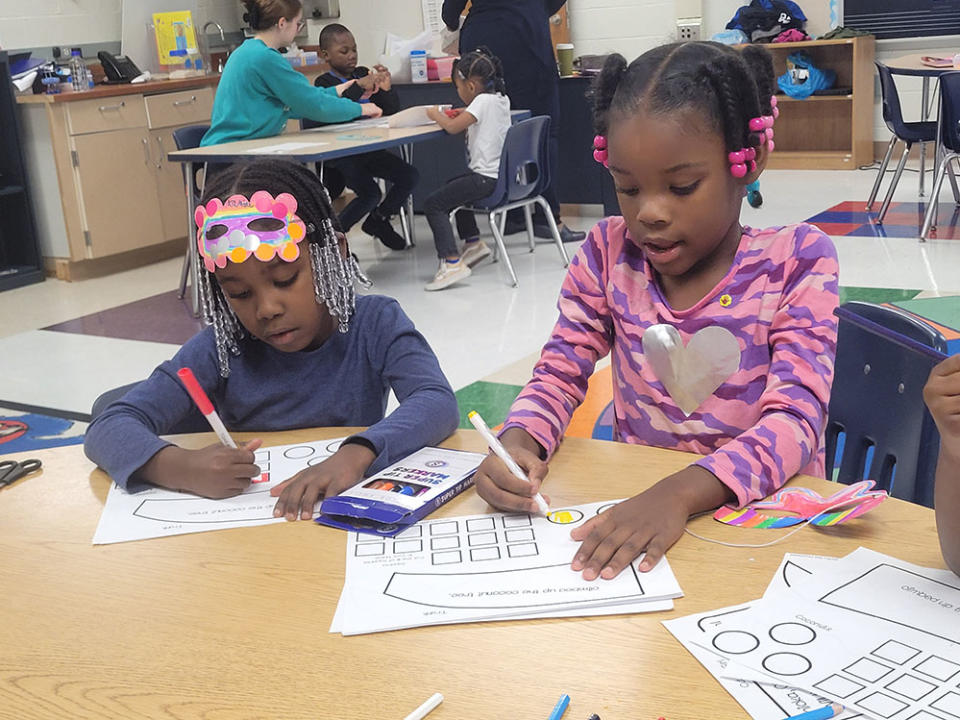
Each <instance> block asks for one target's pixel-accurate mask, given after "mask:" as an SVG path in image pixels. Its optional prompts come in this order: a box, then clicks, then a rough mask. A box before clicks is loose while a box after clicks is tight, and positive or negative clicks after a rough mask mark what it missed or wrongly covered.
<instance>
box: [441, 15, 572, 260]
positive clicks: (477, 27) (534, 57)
mask: <svg viewBox="0 0 960 720" xmlns="http://www.w3.org/2000/svg"><path fill="white" fill-rule="evenodd" d="M566 1H567V0H473V3H472V4H471V6H470V13H469V15H467V19H466V20H465V21H464V23H463V28H461V30H460V52H461V54H462V53H467V52H470V51H472V50H476V49H477V48H478V47H480V46H482V45H484V46H486V47H488V48H490V50H491V51H492V52H493V54H494V55H496V56H497V57H498V58H500V61H501V62H502V63H503V75H504V80H505V81H506V84H507V96H508V97H509V98H510V105H511V107H513V108H515V109H518V110H529V111H530V112H531V113H532V114H533V115H549V116H550V141H549V143H548V144H547V148H548V152H549V163H550V167H551V169H552V172H553V174H554V177H556V173H557V172H558V170H559V158H560V144H559V137H560V76H559V74H558V72H557V62H556V59H555V58H554V55H553V43H552V41H551V40H550V24H549V23H550V16H551V15H554V14H555V13H557V12H558V11H559V10H560V8H562V7H563V6H564V5H565V4H566ZM466 4H467V3H466V0H444V2H443V9H442V11H441V12H442V16H443V22H444V23H445V24H446V26H447V27H448V28H450V29H451V30H456V29H457V28H458V27H459V26H460V15H461V13H462V12H463V9H464V7H465V6H466ZM555 187H556V184H555V182H553V183H551V185H550V187H548V188H546V189H545V190H544V191H543V197H544V199H545V200H546V201H547V202H548V203H549V205H550V208H551V210H553V216H554V218H555V219H556V221H557V225H558V226H559V228H560V237H561V239H562V240H563V241H564V242H579V241H581V240H583V239H584V237H586V235H585V233H582V232H576V231H573V230H571V229H570V228H568V227H567V226H566V225H564V224H563V223H562V222H561V220H560V204H559V202H558V201H557V192H556V189H555ZM537 212H539V208H538V210H537ZM517 224H519V227H516V229H515V230H514V232H517V231H519V230H521V229H522V228H523V223H522V221H521V222H519V223H511V222H510V221H509V220H508V222H507V228H508V232H509V231H510V228H511V226H512V225H513V226H515V225H517ZM534 230H535V231H536V234H537V236H538V237H551V235H550V228H549V226H548V225H547V223H546V219H545V218H543V217H542V216H541V218H540V221H539V222H537V218H536V216H535V217H534Z"/></svg>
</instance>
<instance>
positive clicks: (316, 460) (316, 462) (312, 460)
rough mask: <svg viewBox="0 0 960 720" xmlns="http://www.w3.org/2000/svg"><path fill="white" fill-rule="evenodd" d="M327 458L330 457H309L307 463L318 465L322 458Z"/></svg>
mask: <svg viewBox="0 0 960 720" xmlns="http://www.w3.org/2000/svg"><path fill="white" fill-rule="evenodd" d="M329 459H330V458H325V457H315V458H310V459H309V460H307V465H319V464H320V463H322V462H323V461H324V460H329Z"/></svg>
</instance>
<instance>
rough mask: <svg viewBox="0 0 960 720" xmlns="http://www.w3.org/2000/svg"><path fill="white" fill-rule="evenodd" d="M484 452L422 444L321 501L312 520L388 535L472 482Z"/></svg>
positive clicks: (434, 508)
mask: <svg viewBox="0 0 960 720" xmlns="http://www.w3.org/2000/svg"><path fill="white" fill-rule="evenodd" d="M485 457H486V455H483V454H481V453H473V452H465V451H463V450H447V449H445V448H434V447H428V448H423V449H422V450H418V451H417V452H415V453H413V454H412V455H408V456H407V457H405V458H404V459H403V460H401V461H399V462H397V463H394V464H393V465H391V466H390V467H388V468H386V469H384V470H381V471H380V472H378V473H377V474H376V475H374V476H372V477H369V478H365V479H364V480H363V481H361V482H359V483H357V484H356V485H354V486H353V487H352V488H350V489H349V490H345V491H343V492H342V493H340V494H339V495H334V496H333V497H329V498H326V499H324V501H323V502H322V503H321V504H320V517H318V518H317V519H316V522H318V523H320V524H322V525H329V526H330V527H335V528H342V529H343V530H355V531H357V532H364V533H372V534H374V535H383V536H386V537H392V536H394V535H397V534H398V533H401V532H403V531H404V530H406V529H407V528H408V527H409V526H410V525H412V524H413V523H415V522H417V521H419V520H422V519H423V518H425V517H426V516H427V515H429V514H430V513H432V512H433V511H434V510H436V509H437V508H438V507H440V506H441V505H443V504H444V503H445V502H447V501H448V500H450V499H451V498H454V497H456V496H457V495H458V494H460V493H461V492H463V491H464V490H466V489H467V488H468V487H470V486H471V485H472V484H473V473H474V472H476V469H477V467H478V466H479V465H480V463H481V462H483V459H484V458H485Z"/></svg>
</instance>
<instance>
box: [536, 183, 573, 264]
mask: <svg viewBox="0 0 960 720" xmlns="http://www.w3.org/2000/svg"><path fill="white" fill-rule="evenodd" d="M534 202H536V203H537V205H539V206H540V207H541V208H542V209H543V214H544V215H546V216H547V225H549V226H550V234H551V235H553V241H554V242H555V243H556V244H557V249H559V250H560V257H561V258H562V259H563V266H564V267H567V266H568V265H569V264H570V258H569V257H568V256H567V249H566V248H565V247H564V246H563V240H561V239H560V229H559V228H558V227H557V221H556V220H554V219H553V212H552V211H551V210H550V205H548V204H547V201H546V200H544V199H543V197H542V196H540V195H537V197H535V198H534Z"/></svg>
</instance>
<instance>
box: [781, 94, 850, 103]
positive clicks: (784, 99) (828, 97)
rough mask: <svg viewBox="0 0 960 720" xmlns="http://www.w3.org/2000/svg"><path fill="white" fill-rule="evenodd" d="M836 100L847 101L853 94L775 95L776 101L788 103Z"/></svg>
mask: <svg viewBox="0 0 960 720" xmlns="http://www.w3.org/2000/svg"><path fill="white" fill-rule="evenodd" d="M837 100H846V101H848V102H849V101H850V100H853V95H852V94H850V95H811V96H810V97H807V98H795V97H790V96H789V95H777V102H778V103H783V102H788V103H789V102H804V103H805V102H830V101H837Z"/></svg>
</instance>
